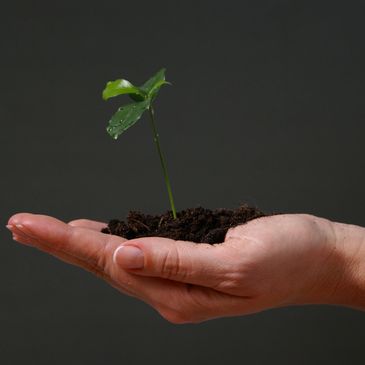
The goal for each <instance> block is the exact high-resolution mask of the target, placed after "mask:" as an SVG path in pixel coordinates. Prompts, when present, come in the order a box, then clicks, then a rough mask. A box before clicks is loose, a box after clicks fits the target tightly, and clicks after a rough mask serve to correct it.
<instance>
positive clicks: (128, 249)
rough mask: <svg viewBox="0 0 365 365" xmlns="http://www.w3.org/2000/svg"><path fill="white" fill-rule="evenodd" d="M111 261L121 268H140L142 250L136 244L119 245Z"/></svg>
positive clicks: (141, 265) (142, 262)
mask: <svg viewBox="0 0 365 365" xmlns="http://www.w3.org/2000/svg"><path fill="white" fill-rule="evenodd" d="M113 261H114V262H115V263H116V264H117V265H119V266H120V267H121V268H123V269H142V268H143V266H144V255H143V251H142V250H141V249H139V248H138V247H136V246H120V247H118V248H117V249H116V250H115V252H114V256H113Z"/></svg>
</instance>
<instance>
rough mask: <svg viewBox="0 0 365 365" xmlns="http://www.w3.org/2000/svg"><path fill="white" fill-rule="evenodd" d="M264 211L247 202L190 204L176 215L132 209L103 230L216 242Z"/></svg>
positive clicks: (133, 235)
mask: <svg viewBox="0 0 365 365" xmlns="http://www.w3.org/2000/svg"><path fill="white" fill-rule="evenodd" d="M265 215H266V214H264V213H262V212H261V211H259V210H258V209H256V208H252V207H249V206H247V205H242V206H240V207H239V208H237V209H215V210H210V209H205V208H202V207H199V208H190V209H186V210H182V211H180V212H177V218H176V219H174V218H173V216H172V213H171V211H168V212H166V213H164V214H161V215H149V214H143V213H140V212H136V211H130V212H129V213H128V216H127V219H126V220H125V221H120V220H117V219H112V220H111V221H110V222H109V224H108V227H106V228H104V229H102V232H103V233H110V234H113V235H117V236H121V237H124V238H126V239H133V238H138V237H151V236H155V237H156V236H158V237H168V238H172V239H174V240H184V241H192V242H196V243H210V244H214V243H221V242H223V241H224V238H225V235H226V233H227V231H228V229H229V228H232V227H235V226H238V225H240V224H244V223H246V222H248V221H250V220H252V219H255V218H259V217H263V216H265Z"/></svg>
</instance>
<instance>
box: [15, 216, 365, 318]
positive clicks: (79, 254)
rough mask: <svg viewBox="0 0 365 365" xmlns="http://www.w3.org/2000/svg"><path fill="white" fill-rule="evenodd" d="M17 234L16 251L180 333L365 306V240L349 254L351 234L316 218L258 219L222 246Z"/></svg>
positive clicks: (94, 231)
mask: <svg viewBox="0 0 365 365" xmlns="http://www.w3.org/2000/svg"><path fill="white" fill-rule="evenodd" d="M8 224H9V225H11V230H12V231H13V233H14V235H15V237H14V238H15V239H16V240H17V241H19V242H21V243H24V244H27V245H31V246H34V247H36V248H38V249H41V250H43V251H45V252H47V253H50V254H52V255H54V256H56V257H58V258H60V259H62V260H64V261H66V262H69V263H71V264H74V265H78V266H80V267H82V268H84V269H86V270H88V271H91V272H92V273H94V274H96V275H97V276H99V277H102V278H103V279H104V280H106V281H107V282H108V283H109V284H111V285H112V286H114V287H116V288H117V289H119V290H120V291H122V292H124V293H126V294H129V295H132V296H135V297H137V298H139V299H141V300H143V301H145V302H146V303H148V304H149V305H151V306H153V307H154V308H155V309H156V310H157V311H158V312H159V313H160V314H161V315H162V316H163V317H164V318H166V319H167V320H169V321H171V322H173V323H186V322H200V321H203V320H207V319H211V318H215V317H221V316H235V315H243V314H248V313H253V312H257V311H261V310H264V309H268V308H273V307H280V306H287V305H297V304H306V303H327V304H344V305H354V304H355V305H356V303H357V304H358V302H359V300H358V298H361V299H360V301H361V300H363V291H361V290H362V289H361V288H360V289H359V285H358V283H359V282H360V280H353V277H354V276H355V275H354V274H355V273H356V274H357V273H360V272H361V273H363V271H361V270H362V269H361V268H362V267H363V266H361V264H360V260H356V259H355V257H357V256H356V254H358V253H359V251H360V250H361V255H360V256H361V257H362V258H363V257H364V256H365V255H364V245H361V243H362V240H363V239H364V232H363V231H364V230H363V229H362V228H361V227H356V229H355V228H353V230H355V231H356V232H355V233H356V234H355V233H354V234H353V236H356V239H354V240H353V241H352V242H351V244H348V245H347V246H346V248H344V246H343V243H344V242H345V241H344V240H345V237H346V236H347V237H348V236H349V229H347V228H346V227H347V225H341V224H338V223H333V222H330V221H328V220H325V219H322V218H317V217H314V216H310V215H304V214H292V215H276V216H271V217H264V218H259V219H256V220H253V221H250V222H249V223H247V224H245V225H241V226H238V227H235V228H233V229H230V230H229V231H228V232H227V235H226V239H225V242H224V243H222V244H217V245H208V244H199V245H197V244H195V243H191V242H185V241H172V240H170V239H167V238H159V237H148V238H139V239H134V240H130V241H126V240H124V239H123V238H121V237H117V236H113V235H108V234H103V233H101V232H100V229H101V228H102V227H104V226H105V224H103V223H100V222H93V221H89V220H76V221H73V222H70V223H69V224H65V223H63V222H61V221H59V220H57V219H55V218H52V217H48V216H43V215H34V214H28V213H20V214H16V215H14V216H13V217H11V218H10V220H9V223H8ZM349 227H355V226H349ZM359 275H360V274H359ZM359 275H357V276H359ZM362 278H363V276H362ZM361 283H363V281H361ZM361 285H362V284H361ZM349 291H350V292H351V294H352V295H351V296H349V295H348V294H349ZM350 297H351V298H352V301H350V302H348V300H350V299H349V298H350ZM354 298H357V299H356V300H355V301H354ZM355 302H356V303H355ZM363 306H365V303H364V302H361V303H360V307H363Z"/></svg>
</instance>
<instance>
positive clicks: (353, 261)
mask: <svg viewBox="0 0 365 365" xmlns="http://www.w3.org/2000/svg"><path fill="white" fill-rule="evenodd" d="M332 226H333V232H334V235H333V237H334V242H333V243H332V245H333V254H332V259H333V260H332V262H331V265H330V268H329V272H328V279H330V278H331V277H332V279H333V280H332V283H331V287H332V288H331V290H330V291H329V292H328V293H329V295H328V298H326V304H334V305H344V306H348V307H353V308H358V309H365V228H363V227H359V226H355V225H350V224H343V223H336V222H332ZM329 281H331V280H329Z"/></svg>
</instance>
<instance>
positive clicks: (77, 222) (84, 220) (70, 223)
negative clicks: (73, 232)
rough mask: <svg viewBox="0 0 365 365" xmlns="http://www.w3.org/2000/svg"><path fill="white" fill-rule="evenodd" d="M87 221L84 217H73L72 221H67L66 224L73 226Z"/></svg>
mask: <svg viewBox="0 0 365 365" xmlns="http://www.w3.org/2000/svg"><path fill="white" fill-rule="evenodd" d="M86 222H87V220H86V219H74V220H72V221H69V222H68V223H67V224H68V225H70V226H73V227H77V226H82V225H83V224H85V223H86Z"/></svg>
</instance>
